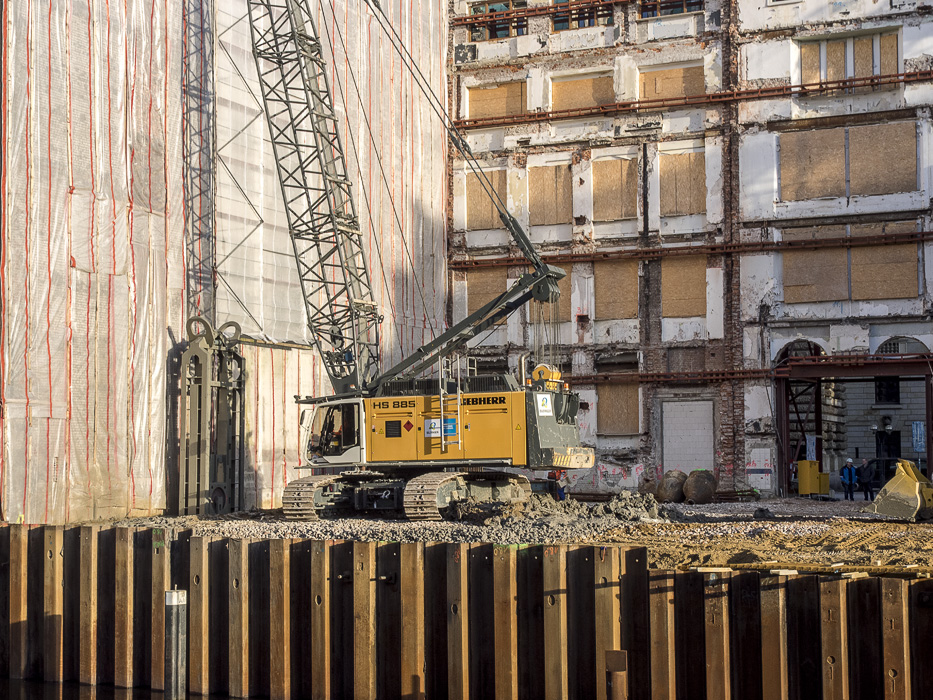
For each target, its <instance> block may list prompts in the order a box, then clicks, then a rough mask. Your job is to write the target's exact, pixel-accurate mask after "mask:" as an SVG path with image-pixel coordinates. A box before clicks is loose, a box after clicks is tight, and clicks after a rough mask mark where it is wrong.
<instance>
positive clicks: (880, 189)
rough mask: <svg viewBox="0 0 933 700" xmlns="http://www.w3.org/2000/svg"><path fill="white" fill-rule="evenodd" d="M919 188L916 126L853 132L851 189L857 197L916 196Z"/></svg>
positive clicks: (876, 127) (880, 126)
mask: <svg viewBox="0 0 933 700" xmlns="http://www.w3.org/2000/svg"><path fill="white" fill-rule="evenodd" d="M917 186H918V185H917V124H916V122H898V123H895V124H874V125H870V126H853V127H851V128H850V129H849V188H850V191H851V193H852V194H853V195H872V194H892V193H894V192H913V191H915V190H916V189H917Z"/></svg>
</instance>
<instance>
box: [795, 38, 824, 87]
mask: <svg viewBox="0 0 933 700" xmlns="http://www.w3.org/2000/svg"><path fill="white" fill-rule="evenodd" d="M800 80H801V82H802V83H803V84H804V85H809V84H811V83H819V82H821V80H822V72H821V70H820V42H818V41H807V42H801V44H800Z"/></svg>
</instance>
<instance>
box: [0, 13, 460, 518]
mask: <svg viewBox="0 0 933 700" xmlns="http://www.w3.org/2000/svg"><path fill="white" fill-rule="evenodd" d="M207 5H208V3H207V2H205V3H204V6H205V7H206V6H207ZM382 5H383V7H384V8H385V9H386V11H387V13H388V14H389V15H390V16H391V17H393V18H394V22H395V28H396V30H397V31H398V32H399V33H400V34H401V35H402V37H403V40H404V41H405V43H406V44H407V46H408V48H409V49H410V50H411V52H412V53H413V54H414V55H415V57H416V59H417V60H418V62H419V64H420V66H421V68H422V70H423V71H424V72H425V75H426V76H428V77H429V79H430V81H431V84H432V86H433V87H434V89H435V90H436V91H437V93H438V94H439V95H441V99H442V102H445V103H446V100H445V98H444V96H443V95H444V90H445V77H444V76H445V73H444V69H445V60H446V41H447V26H446V15H445V13H446V3H438V2H436V0H407V2H403V1H402V0H391V1H390V0H383V2H382ZM348 6H349V8H350V9H348ZM0 7H2V9H3V17H2V22H0V31H2V34H3V58H2V70H3V80H2V83H3V88H2V90H3V91H2V104H0V112H2V114H0V116H2V129H3V133H2V143H3V152H2V182H0V190H2V193H3V200H2V209H0V251H2V252H0V303H2V319H3V320H2V328H0V402H2V425H0V434H2V449H0V508H2V517H3V519H5V520H8V521H20V522H46V523H61V522H75V521H81V520H90V519H98V518H107V517H119V516H122V515H125V514H128V513H140V514H142V513H150V512H157V511H160V510H161V509H163V508H164V507H166V504H167V498H166V497H167V493H166V491H167V488H166V477H167V474H166V469H167V467H166V465H167V464H176V463H177V462H176V460H177V451H178V447H177V436H176V434H175V430H176V428H175V427H174V426H173V425H172V424H171V423H170V421H169V420H168V418H167V417H168V416H171V415H173V414H174V410H175V406H174V404H173V401H174V400H173V399H170V398H168V397H169V396H171V395H172V392H173V391H177V387H174V386H173V384H172V380H171V377H170V372H169V368H170V366H171V363H172V361H173V358H177V355H178V353H179V352H180V345H179V344H180V342H181V341H182V340H183V338H184V330H183V329H184V322H185V319H186V316H187V314H188V311H189V309H190V310H197V309H198V308H199V306H198V303H193V302H195V301H198V299H197V290H194V291H192V293H191V296H192V297H193V298H190V299H189V298H187V297H188V295H187V294H186V288H189V289H190V288H191V287H192V283H191V280H192V279H196V280H197V281H198V283H199V284H202V285H203V284H205V280H207V283H210V282H211V280H213V285H214V289H212V290H211V292H212V294H213V297H212V299H213V301H212V303H213V305H214V306H213V309H212V310H213V315H214V318H215V320H216V321H217V322H218V323H223V322H224V321H227V320H237V321H239V322H240V323H241V324H242V325H243V328H244V331H245V332H246V333H248V334H250V335H252V336H253V337H257V338H261V339H262V340H264V341H265V342H267V343H269V345H258V346H247V347H245V348H244V354H245V355H246V358H247V375H246V382H247V388H246V392H247V396H246V405H247V409H248V410H247V416H246V421H247V430H246V439H247V473H248V474H249V477H248V478H247V483H246V484H245V486H246V490H247V501H248V503H250V504H256V505H261V506H272V505H277V504H279V503H280V497H281V492H282V488H284V485H285V483H286V482H287V480H288V479H290V478H293V477H294V473H293V472H292V471H291V470H288V471H287V470H286V466H287V465H292V464H294V463H295V461H296V458H297V450H298V432H297V431H298V409H297V407H296V406H295V404H294V396H295V394H302V393H317V392H327V391H329V387H328V386H327V385H326V383H325V382H324V377H323V374H322V370H321V368H320V366H319V363H318V362H317V361H316V358H315V357H314V356H313V353H311V352H310V351H307V350H301V349H298V348H292V349H287V348H284V347H277V346H281V345H282V344H283V343H284V342H285V341H292V342H296V343H299V344H300V343H304V342H306V335H305V328H304V316H303V310H302V309H301V306H300V304H301V297H300V294H298V292H297V277H296V275H295V271H294V262H293V260H292V258H291V252H290V243H289V241H288V238H287V232H286V230H285V217H284V214H283V210H282V207H281V201H280V198H281V195H280V193H279V189H278V183H277V180H276V175H275V169H274V163H273V160H272V153H271V147H270V146H269V145H268V142H267V140H266V137H265V129H266V127H265V123H264V120H263V117H262V115H261V114H260V108H259V103H258V102H257V99H256V98H258V96H259V90H258V86H257V85H256V83H255V68H254V65H253V61H252V58H251V56H249V38H248V29H249V28H248V25H247V23H246V19H245V17H246V7H245V3H244V2H243V1H242V0H223V2H217V3H216V6H212V7H210V8H209V10H210V12H211V13H212V14H211V16H210V17H208V18H207V20H209V21H205V23H204V24H205V26H207V27H209V28H210V30H211V32H212V36H210V37H208V39H210V40H209V41H208V40H206V42H205V45H206V46H208V47H210V49H211V55H210V56H209V58H210V61H211V63H210V70H212V71H213V74H212V77H213V81H214V83H213V86H212V89H213V90H214V92H212V93H211V95H210V97H211V100H212V101H213V113H212V114H209V115H208V116H209V118H210V119H211V120H212V121H211V122H210V125H211V129H212V133H211V136H210V139H211V143H212V144H213V146H212V148H213V152H214V158H213V169H212V170H211V171H210V175H211V177H210V178H209V179H208V180H209V181H210V182H211V185H210V186H211V187H212V188H213V192H212V195H213V204H212V208H211V209H210V210H209V211H208V212H207V215H208V216H209V217H211V218H212V223H213V228H212V230H211V232H210V240H209V241H206V242H208V243H210V247H209V250H208V253H207V254H205V255H204V256H203V257H202V258H199V259H198V260H195V261H194V262H192V260H191V259H190V258H191V253H192V252H193V251H194V250H195V249H196V246H194V245H192V246H189V248H188V249H187V250H186V246H185V231H186V227H185V213H186V212H185V207H186V204H187V205H190V202H191V199H190V197H189V198H187V199H186V195H185V191H184V183H185V179H184V178H185V174H186V173H188V174H189V180H190V170H188V171H186V170H184V155H185V154H184V150H183V144H182V139H183V134H184V133H185V132H184V131H183V128H182V127H183V110H184V108H185V107H184V104H185V103H184V102H183V98H184V94H183V84H184V80H183V76H184V70H185V68H186V64H185V61H186V59H187V58H188V57H187V56H186V54H185V47H184V41H183V39H184V36H185V28H186V25H185V8H186V7H187V12H188V14H189V16H190V13H191V12H192V10H194V11H198V9H199V8H201V3H200V2H199V1H198V0H184V1H183V0H121V1H119V2H114V1H113V0H60V1H59V0H56V1H54V2H49V1H48V0H0ZM319 20H320V27H319V28H320V29H321V34H322V38H323V39H324V44H325V50H326V51H327V52H328V53H329V54H333V53H335V54H336V55H335V56H334V58H335V60H333V61H332V62H331V66H332V78H333V80H332V86H333V89H334V92H335V94H336V96H337V102H338V105H337V108H338V113H339V114H341V115H342V116H343V117H344V121H343V126H344V132H343V135H344V145H345V148H346V150H347V155H348V168H349V171H350V173H351V177H354V178H355V180H356V182H355V185H356V186H355V188H354V189H355V192H356V194H357V201H358V208H359V212H360V217H361V223H362V226H363V230H364V231H367V232H368V237H369V242H368V247H369V249H368V251H367V252H368V253H369V256H370V266H371V270H372V277H373V284H374V287H375V289H376V296H377V299H378V300H379V303H380V305H381V307H382V308H383V311H384V313H385V315H386V321H385V323H384V324H383V348H384V353H385V357H386V362H387V363H389V362H393V361H395V360H397V359H399V358H400V357H401V356H402V355H403V354H407V353H408V352H409V351H410V350H412V349H413V348H415V347H417V346H419V345H420V344H421V343H422V342H424V341H425V340H427V339H429V338H430V337H431V335H432V326H433V328H434V329H435V330H436V329H437V328H438V324H439V323H440V322H441V321H442V319H443V316H444V306H445V298H446V295H445V292H446V268H445V255H446V249H445V214H444V211H445V202H446V192H445V183H446V175H445V172H446V169H445V141H444V137H443V133H442V131H441V127H440V124H439V123H438V121H437V118H436V117H435V116H434V115H433V114H432V113H431V112H430V110H429V108H428V106H427V103H426V102H425V100H424V99H423V98H422V96H421V95H420V93H419V92H418V91H417V88H416V85H415V83H414V80H413V79H412V78H411V77H410V76H409V74H408V73H407V71H406V70H405V69H404V68H403V67H402V66H401V64H400V61H399V59H398V56H397V55H396V54H395V53H394V51H393V50H392V48H391V46H390V44H389V42H388V40H387V38H386V37H385V36H384V35H383V33H382V30H381V29H380V28H379V26H378V24H377V23H376V20H375V19H374V18H373V17H372V15H371V13H370V10H369V9H368V8H367V6H366V5H365V3H362V2H355V1H354V0H350V1H349V2H348V1H347V0H340V1H339V2H338V1H337V0H333V2H332V1H331V0H321V3H320V12H319ZM325 28H326V30H329V31H325ZM328 36H329V37H330V39H328ZM341 36H342V41H343V42H346V45H347V50H346V51H344V50H343V48H342V47H341V38H340V37H341ZM331 44H333V45H336V46H337V50H336V52H333V51H330V48H329V47H330V45H331ZM204 58H205V57H204V56H203V55H202V54H201V53H199V54H198V55H197V56H194V57H192V58H191V60H199V61H203V60H204ZM350 73H353V74H354V75H356V76H357V79H358V82H359V85H360V88H361V90H362V103H363V109H361V108H360V105H359V102H358V100H357V96H356V94H355V92H354V91H353V86H352V82H351V81H350V80H349V75H350ZM340 86H342V89H343V91H344V94H345V95H346V100H347V106H344V105H343V104H341V98H340ZM189 98H190V95H189ZM189 101H190V99H189ZM189 110H190V107H189ZM364 112H365V113H366V114H368V115H369V118H370V120H371V123H372V129H373V132H374V135H375V144H373V143H371V142H370V141H369V133H368V131H367V130H366V127H365V125H364V124H363V121H364V120H363V118H362V116H361V115H362V114H363V113H364ZM199 116H200V115H199ZM350 134H352V135H353V138H352V139H351V138H350ZM354 142H355V143H356V144H357V145H358V146H359V148H358V149H356V148H354V146H353V143H354ZM357 152H358V153H359V160H357V155H356V154H357ZM377 152H378V153H379V154H380V155H381V156H382V159H383V166H384V168H385V171H386V175H387V178H388V184H384V183H382V181H381V174H380V171H379V168H378V165H377V164H376V153H377ZM203 164H204V161H201V165H202V166H203ZM364 190H365V191H366V192H367V194H368V198H369V201H370V203H369V204H368V203H367V201H366V198H365V197H363V196H362V193H363V191H364ZM393 202H394V205H395V210H393ZM189 208H190V206H189ZM194 214H195V212H192V211H189V212H188V216H189V221H190V217H191V216H192V215H194ZM197 215H198V216H203V215H205V214H204V211H203V210H199V211H198V212H197ZM396 215H397V217H398V219H397V221H396ZM397 224H398V225H397ZM189 242H190V243H197V241H191V240H190V238H189ZM403 242H404V243H403ZM406 244H407V248H406ZM203 250H204V249H199V254H200V253H201V252H203ZM377 251H379V252H381V255H382V260H383V263H382V264H380V261H379V255H378V254H377ZM409 257H410V258H411V261H412V263H413V265H412V264H409ZM195 263H196V264H197V266H198V267H197V270H195ZM205 264H208V268H207V270H206V271H205V268H204V265H205ZM383 270H385V273H383ZM422 296H423V298H424V303H422ZM250 482H252V483H251V484H250Z"/></svg>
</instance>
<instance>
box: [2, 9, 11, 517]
mask: <svg viewBox="0 0 933 700" xmlns="http://www.w3.org/2000/svg"><path fill="white" fill-rule="evenodd" d="M2 2H3V45H4V47H7V46H9V45H10V42H9V36H8V32H7V24H8V20H7V17H8V12H9V7H8V5H7V0H2ZM2 53H3V63H2V67H3V75H2V76H0V143H7V118H8V117H7V115H8V114H9V112H8V111H7V54H8V53H9V51H7V50H5V49H4V51H3V52H2ZM0 159H2V161H3V162H2V163H0V193H2V199H0V308H2V310H3V313H2V315H0V515H2V514H3V513H4V510H5V509H4V507H3V505H4V503H5V502H6V447H5V445H6V413H5V412H4V411H3V410H2V406H6V297H7V294H6V252H7V228H6V202H7V195H6V170H7V163H6V149H5V148H4V149H3V150H2V152H0Z"/></svg>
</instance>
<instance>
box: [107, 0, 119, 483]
mask: <svg viewBox="0 0 933 700" xmlns="http://www.w3.org/2000/svg"><path fill="white" fill-rule="evenodd" d="M106 6H107V171H108V175H109V178H110V274H109V275H108V277H107V491H108V492H111V493H112V492H113V479H112V478H111V474H110V443H111V436H112V434H113V430H111V427H112V426H111V423H110V403H111V397H110V393H111V392H110V365H111V362H112V359H113V352H112V350H111V349H112V347H113V278H114V275H116V274H117V201H116V194H115V193H114V191H113V110H112V99H111V98H112V96H111V90H110V0H107V1H106ZM114 409H116V406H114Z"/></svg>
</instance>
